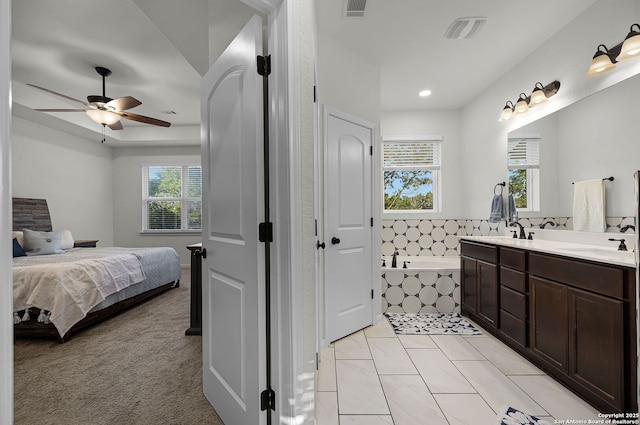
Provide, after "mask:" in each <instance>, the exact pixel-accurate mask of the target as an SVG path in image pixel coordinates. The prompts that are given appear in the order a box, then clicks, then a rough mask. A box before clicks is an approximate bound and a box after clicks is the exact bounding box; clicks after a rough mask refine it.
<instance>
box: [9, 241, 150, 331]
mask: <svg viewBox="0 0 640 425" xmlns="http://www.w3.org/2000/svg"><path fill="white" fill-rule="evenodd" d="M92 250H93V251H92ZM71 251H75V255H79V258H78V257H74V252H67V253H64V254H57V255H43V256H37V257H35V256H34V257H20V258H16V259H14V266H13V310H14V311H20V310H24V309H26V308H29V307H36V308H39V309H41V310H46V311H48V312H50V317H49V318H48V319H49V320H50V321H51V323H53V324H54V326H55V327H56V329H57V330H58V333H59V334H60V336H64V335H65V334H66V333H67V331H68V330H69V329H70V328H71V327H72V326H73V325H74V324H75V323H76V322H78V321H80V320H81V319H82V318H84V317H85V316H86V314H87V312H89V310H91V309H92V308H93V307H94V306H95V305H96V304H98V303H100V302H102V301H103V300H104V299H105V298H106V297H107V296H109V295H111V294H113V293H115V292H118V291H120V290H122V289H123V288H126V287H128V286H130V285H133V284H135V283H138V282H141V281H143V280H144V279H145V275H144V272H143V271H142V266H141V264H140V259H139V258H138V256H136V255H135V254H133V253H123V252H122V251H120V252H117V253H114V254H112V255H108V256H101V255H97V250H95V248H91V249H85V250H81V251H77V250H71ZM78 252H81V253H80V254H78ZM47 257H48V258H47ZM87 257H89V258H87ZM90 257H99V258H90ZM16 260H17V261H16ZM42 261H53V262H51V263H47V264H37V263H39V262H42ZM34 313H35V312H34Z"/></svg>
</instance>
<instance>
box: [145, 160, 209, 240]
mask: <svg viewBox="0 0 640 425" xmlns="http://www.w3.org/2000/svg"><path fill="white" fill-rule="evenodd" d="M201 229H202V167H201V166H200V165H195V164H187V165H143V166H142V231H143V232H169V233H170V232H194V231H197V232H200V230H201Z"/></svg>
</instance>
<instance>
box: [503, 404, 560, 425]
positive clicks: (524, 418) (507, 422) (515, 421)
mask: <svg viewBox="0 0 640 425" xmlns="http://www.w3.org/2000/svg"><path fill="white" fill-rule="evenodd" d="M496 425H551V423H550V422H548V421H545V420H543V419H538V418H536V417H535V416H531V415H527V414H526V413H523V412H521V411H519V410H518V409H514V408H513V407H511V406H505V407H503V408H502V409H500V410H499V411H498V416H497V417H496Z"/></svg>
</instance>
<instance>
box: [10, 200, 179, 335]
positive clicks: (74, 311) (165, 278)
mask: <svg viewBox="0 0 640 425" xmlns="http://www.w3.org/2000/svg"><path fill="white" fill-rule="evenodd" d="M25 229H26V230H25ZM13 230H14V233H13V236H14V238H15V239H16V240H15V241H14V242H13V243H14V251H15V249H16V246H15V244H16V242H18V244H19V245H21V246H20V247H18V248H17V249H18V251H20V249H21V248H22V245H27V247H28V248H31V249H32V250H31V251H27V255H20V253H19V254H18V255H19V256H16V252H14V258H13V294H14V313H13V318H14V335H15V337H55V338H57V339H58V340H59V341H60V342H65V341H67V340H69V338H70V337H71V335H72V334H74V333H76V332H78V331H79V330H81V329H84V328H86V327H87V326H90V325H93V324H95V323H98V322H100V321H103V320H105V319H106V318H108V317H110V316H113V315H114V314H117V313H118V312H121V311H123V310H125V309H128V308H130V307H132V306H134V305H136V304H139V303H141V302H143V301H145V300H147V299H149V298H151V297H153V296H155V295H158V294H160V293H162V292H164V291H167V290H169V289H171V288H175V287H178V286H179V284H180V272H181V271H180V259H179V256H178V254H177V253H176V251H175V250H174V249H173V248H167V247H160V248H118V247H109V248H95V247H91V248H77V247H73V245H74V244H73V239H72V236H71V234H70V232H69V231H68V230H65V231H62V232H58V231H56V232H53V230H52V226H51V218H50V215H49V209H48V206H47V201H46V200H45V199H29V198H13ZM58 237H60V238H61V241H60V243H61V244H62V245H61V246H59V245H56V249H55V250H53V251H47V249H48V248H44V250H42V251H41V252H42V253H43V254H42V255H37V254H38V251H39V247H38V243H39V240H41V239H42V241H43V244H44V245H45V246H46V247H48V246H51V243H47V242H51V238H53V239H54V243H58V241H57V239H56V238H58ZM34 246H36V248H35V249H34ZM61 248H64V249H61ZM49 252H54V253H49Z"/></svg>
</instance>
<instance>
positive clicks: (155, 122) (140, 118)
mask: <svg viewBox="0 0 640 425" xmlns="http://www.w3.org/2000/svg"><path fill="white" fill-rule="evenodd" d="M113 113H114V114H118V115H120V116H121V117H123V118H126V119H128V120H132V121H138V122H143V123H145V124H151V125H158V126H160V127H170V126H171V123H170V122H167V121H162V120H159V119H157V118H151V117H145V116H144V115H138V114H132V113H131V112H121V111H113Z"/></svg>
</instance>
